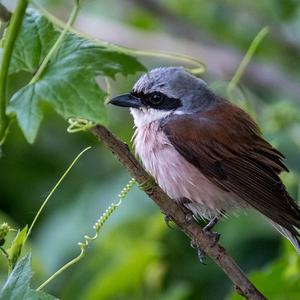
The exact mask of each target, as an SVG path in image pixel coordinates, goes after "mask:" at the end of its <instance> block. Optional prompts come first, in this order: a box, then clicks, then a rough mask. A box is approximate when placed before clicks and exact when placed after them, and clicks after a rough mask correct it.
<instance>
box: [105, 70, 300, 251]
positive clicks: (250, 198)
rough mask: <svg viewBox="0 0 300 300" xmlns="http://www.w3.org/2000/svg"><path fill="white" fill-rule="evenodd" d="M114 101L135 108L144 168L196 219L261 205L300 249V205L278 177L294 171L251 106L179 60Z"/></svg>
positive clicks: (136, 141) (137, 146)
mask: <svg viewBox="0 0 300 300" xmlns="http://www.w3.org/2000/svg"><path fill="white" fill-rule="evenodd" d="M110 103H112V104H114V105H118V106H125V107H130V111H131V114H132V115H133V117H134V123H135V126H136V131H135V134H134V144H135V150H136V153H137V155H138V156H139V157H140V159H141V161H142V163H143V165H144V167H145V169H146V170H147V171H148V172H149V173H150V174H151V175H152V176H153V177H154V178H155V180H156V182H157V183H158V185H159V186H160V187H161V188H162V189H163V190H164V191H165V192H166V193H167V194H168V195H169V196H170V197H171V198H172V199H174V200H175V201H177V202H179V203H181V204H182V205H184V206H185V207H186V208H187V209H188V210H190V211H191V212H192V214H193V215H194V216H195V217H196V218H199V217H200V218H203V217H204V218H206V219H209V220H213V221H212V222H211V225H213V224H214V223H216V221H217V220H218V218H219V217H220V216H222V215H224V214H227V213H229V212H231V211H232V210H235V209H241V208H242V209H247V208H254V209H256V210H258V211H259V212H260V213H261V214H263V215H264V216H265V217H266V218H267V219H268V220H269V221H270V222H271V223H272V224H273V225H274V226H275V227H276V229H277V230H278V231H279V232H280V233H281V234H283V235H284V236H285V237H286V238H288V239H289V240H290V241H291V242H292V244H293V245H294V246H295V248H296V249H297V251H298V252H299V253H300V241H299V231H298V230H299V228H300V208H299V206H298V205H297V204H296V203H295V202H294V200H293V199H292V198H291V197H290V196H289V194H288V192H287V191H286V189H285V186H284V185H283V183H282V181H281V179H280V178H279V176H278V175H279V174H280V173H281V172H282V171H287V167H286V166H285V165H284V163H283V161H282V160H283V158H284V156H283V155H282V154H281V153H280V152H279V151H278V150H276V149H275V148H274V147H273V146H271V145H270V144H269V143H268V142H267V141H265V140H264V139H263V138H262V136H261V134H260V131H259V129H258V127H257V125H256V124H255V122H254V121H253V120H252V119H251V117H250V116H249V115H248V114H247V113H245V112H244V111H243V110H241V109H240V108H238V107H237V106H235V105H233V104H232V103H230V102H229V101H227V100H225V99H223V98H221V97H219V96H216V95H215V94H214V93H213V92H212V91H211V90H210V89H209V88H208V87H207V85H206V83H205V82H204V81H203V80H201V79H199V78H197V77H195V76H193V75H191V74H189V73H188V72H186V71H185V70H184V69H183V68H180V67H166V68H158V69H154V70H152V71H150V72H149V73H148V74H145V75H143V76H142V77H141V78H140V79H139V80H138V81H137V82H136V84H135V85H134V87H133V90H132V92H131V93H130V94H126V95H122V96H118V97H115V98H114V99H112V100H111V101H110ZM209 227H211V226H209Z"/></svg>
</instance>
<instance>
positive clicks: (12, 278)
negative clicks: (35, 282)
mask: <svg viewBox="0 0 300 300" xmlns="http://www.w3.org/2000/svg"><path fill="white" fill-rule="evenodd" d="M30 261H31V256H30V254H27V255H26V256H24V257H23V258H22V259H20V260H19V261H18V263H17V264H16V266H15V268H14V269H13V270H12V272H11V273H10V274H9V276H8V278H7V281H6V282H5V283H4V285H3V287H2V289H1V290H0V299H1V300H15V299H18V300H55V299H57V298H55V297H53V296H51V295H49V294H46V293H45V292H38V291H35V290H33V289H31V288H30V286H29V283H30V279H31V277H32V272H31V268H30Z"/></svg>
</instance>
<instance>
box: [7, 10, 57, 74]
mask: <svg viewBox="0 0 300 300" xmlns="http://www.w3.org/2000/svg"><path fill="white" fill-rule="evenodd" d="M58 36H59V32H58V31H56V30H55V29H54V27H53V26H52V24H51V23H50V22H49V21H48V20H47V19H46V18H44V17H43V16H41V15H40V14H39V13H38V12H37V11H35V10H33V9H28V10H27V12H26V15H25V18H24V20H23V24H22V27H21V31H20V32H19V35H18V39H17V42H16V44H15V47H14V51H13V57H12V60H11V63H10V68H9V71H10V73H14V72H17V71H21V70H22V71H28V72H32V73H33V72H35V70H36V68H37V67H38V66H39V65H40V64H41V63H42V61H43V58H44V57H45V56H46V54H47V53H48V51H49V49H50V48H51V47H52V46H53V44H54V43H55V40H56V39H57V38H58Z"/></svg>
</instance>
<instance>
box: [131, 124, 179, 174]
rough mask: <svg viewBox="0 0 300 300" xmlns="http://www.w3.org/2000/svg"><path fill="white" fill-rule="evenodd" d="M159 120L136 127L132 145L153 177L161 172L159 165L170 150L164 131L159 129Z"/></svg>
mask: <svg viewBox="0 0 300 300" xmlns="http://www.w3.org/2000/svg"><path fill="white" fill-rule="evenodd" d="M158 123H159V122H158V121H154V122H151V123H148V124H146V125H143V126H140V127H138V128H137V129H136V132H135V135H134V145H135V151H136V154H137V155H138V156H139V157H140V159H141V161H142V162H143V164H144V167H145V168H146V170H147V171H148V172H149V173H150V174H151V175H152V176H153V177H155V178H157V177H158V176H159V175H160V174H161V170H160V169H161V166H162V165H165V164H164V163H163V162H164V161H165V159H166V158H167V157H166V156H167V155H168V153H169V152H170V150H171V149H170V148H171V147H172V145H170V143H169V141H168V139H167V138H166V137H165V135H164V133H163V132H162V131H161V130H159V124H158ZM174 150H175V149H174Z"/></svg>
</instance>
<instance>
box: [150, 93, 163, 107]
mask: <svg viewBox="0 0 300 300" xmlns="http://www.w3.org/2000/svg"><path fill="white" fill-rule="evenodd" d="M163 100H164V97H163V95H161V94H160V93H152V94H150V95H149V98H148V101H149V102H150V103H151V104H153V105H159V104H161V103H162V102H163Z"/></svg>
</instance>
